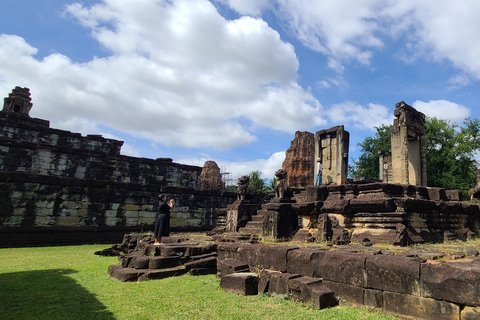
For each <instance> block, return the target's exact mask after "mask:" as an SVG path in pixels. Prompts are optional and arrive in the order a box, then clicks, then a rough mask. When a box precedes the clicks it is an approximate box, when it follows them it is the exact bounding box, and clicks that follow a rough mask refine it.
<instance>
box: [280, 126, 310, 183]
mask: <svg viewBox="0 0 480 320" xmlns="http://www.w3.org/2000/svg"><path fill="white" fill-rule="evenodd" d="M314 138H315V137H314V135H313V133H310V132H306V131H297V132H295V139H293V141H292V142H291V144H290V148H289V149H288V150H287V151H286V152H285V160H284V161H283V164H282V169H283V170H285V171H287V174H288V176H287V184H288V187H290V188H299V187H306V186H308V185H313V184H314V168H315V158H314V155H315V144H314V140H315V139H314Z"/></svg>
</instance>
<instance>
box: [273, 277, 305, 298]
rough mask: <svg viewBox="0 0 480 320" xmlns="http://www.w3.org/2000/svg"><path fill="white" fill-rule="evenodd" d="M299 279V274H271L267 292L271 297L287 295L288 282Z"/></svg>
mask: <svg viewBox="0 0 480 320" xmlns="http://www.w3.org/2000/svg"><path fill="white" fill-rule="evenodd" d="M299 277H301V275H299V274H292V273H271V274H270V275H269V281H268V282H269V284H268V292H269V293H271V294H272V295H273V296H279V295H286V294H287V293H288V281H289V280H291V279H295V278H299Z"/></svg>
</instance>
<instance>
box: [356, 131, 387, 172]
mask: <svg viewBox="0 0 480 320" xmlns="http://www.w3.org/2000/svg"><path fill="white" fill-rule="evenodd" d="M375 130H376V132H375V135H374V136H373V137H366V138H365V140H363V141H362V142H360V143H358V145H359V146H360V148H361V149H360V151H361V154H360V156H359V157H358V160H353V166H352V167H350V168H349V176H353V177H356V178H359V177H366V178H372V179H378V175H379V168H378V159H379V152H384V155H385V156H388V155H390V148H391V141H390V135H391V133H390V126H387V125H382V126H380V127H375Z"/></svg>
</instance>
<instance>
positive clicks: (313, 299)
mask: <svg viewBox="0 0 480 320" xmlns="http://www.w3.org/2000/svg"><path fill="white" fill-rule="evenodd" d="M288 293H289V294H290V296H291V298H292V300H294V301H300V302H302V303H303V304H304V305H306V306H313V307H315V308H316V309H324V308H329V307H334V306H336V305H337V304H338V300H337V298H336V297H335V293H334V292H333V291H332V290H331V289H329V288H328V287H326V286H325V285H324V284H323V283H322V281H321V280H319V279H316V278H311V277H300V278H294V279H291V280H289V281H288Z"/></svg>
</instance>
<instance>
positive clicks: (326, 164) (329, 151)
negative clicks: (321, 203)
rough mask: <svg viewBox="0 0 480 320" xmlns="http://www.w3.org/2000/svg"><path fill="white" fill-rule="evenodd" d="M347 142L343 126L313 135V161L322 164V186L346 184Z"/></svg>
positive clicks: (347, 136) (348, 137)
mask: <svg viewBox="0 0 480 320" xmlns="http://www.w3.org/2000/svg"><path fill="white" fill-rule="evenodd" d="M349 142H350V134H349V132H348V131H345V130H344V126H337V127H333V128H330V129H326V130H321V131H317V132H316V133H315V159H316V161H320V162H321V164H322V184H324V185H329V184H336V185H341V184H345V183H347V172H348V148H349Z"/></svg>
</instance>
